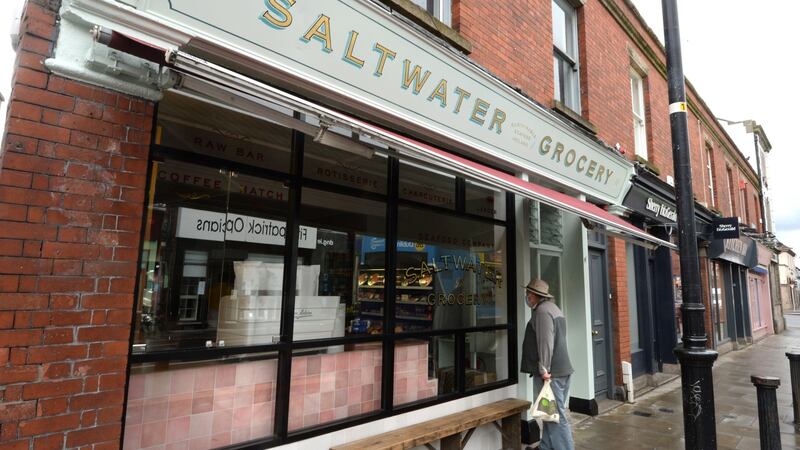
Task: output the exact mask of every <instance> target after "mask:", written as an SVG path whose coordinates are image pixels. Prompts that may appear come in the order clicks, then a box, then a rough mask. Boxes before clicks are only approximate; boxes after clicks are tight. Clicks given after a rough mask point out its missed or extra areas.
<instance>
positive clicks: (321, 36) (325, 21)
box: [303, 14, 333, 53]
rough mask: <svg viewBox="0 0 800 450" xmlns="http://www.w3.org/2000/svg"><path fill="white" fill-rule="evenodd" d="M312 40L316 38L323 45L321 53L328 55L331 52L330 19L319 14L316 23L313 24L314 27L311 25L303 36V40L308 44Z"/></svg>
mask: <svg viewBox="0 0 800 450" xmlns="http://www.w3.org/2000/svg"><path fill="white" fill-rule="evenodd" d="M312 38H316V39H318V40H320V41H322V42H323V43H324V44H325V47H323V48H322V50H323V51H325V52H328V53H330V52H332V51H333V47H332V46H331V18H330V17H328V16H326V15H325V14H320V16H319V18H318V19H317V21H316V22H314V25H311V28H309V29H308V31H306V34H304V35H303V40H304V41H306V42H310V41H311V39H312Z"/></svg>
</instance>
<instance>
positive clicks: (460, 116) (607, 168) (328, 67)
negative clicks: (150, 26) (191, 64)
mask: <svg viewBox="0 0 800 450" xmlns="http://www.w3.org/2000/svg"><path fill="white" fill-rule="evenodd" d="M138 4H139V5H140V6H139V8H140V9H142V10H144V11H147V12H149V13H151V14H154V15H157V16H158V19H159V20H161V21H164V22H165V23H169V22H172V23H178V24H180V25H182V26H183V27H184V28H188V29H190V30H191V31H192V33H196V36H197V38H199V39H202V40H206V41H209V42H212V43H215V44H216V45H220V46H224V47H234V48H238V49H240V50H244V51H245V52H247V53H249V54H250V55H252V56H253V57H255V58H257V59H259V60H261V61H263V62H265V63H267V64H269V65H271V66H273V67H276V68H278V69H279V70H282V71H284V72H286V73H290V74H293V75H295V76H297V75H300V76H302V77H303V78H304V79H305V80H307V81H308V82H309V83H311V84H314V85H317V86H321V87H323V88H325V89H327V90H330V91H333V92H336V93H338V94H339V95H342V96H343V97H344V98H347V99H349V100H355V101H357V102H360V104H362V105H364V106H365V107H366V108H367V109H371V110H378V111H382V112H384V113H387V114H389V115H392V116H394V117H397V118H399V119H402V120H404V121H406V122H407V123H410V124H417V125H418V126H420V127H424V128H425V129H429V130H431V131H432V132H435V133H438V134H440V135H444V136H447V137H448V138H450V139H452V140H457V141H459V142H462V143H464V144H466V145H468V146H469V147H471V148H473V149H475V150H478V151H483V152H485V153H488V154H490V155H493V156H498V157H502V158H504V159H507V160H509V161H510V162H512V163H514V164H517V165H519V166H521V167H525V168H527V169H529V170H531V171H533V172H536V173H539V174H541V175H543V176H546V177H549V178H551V179H554V180H556V181H558V182H561V183H564V184H567V185H571V186H573V187H574V188H576V189H579V190H580V191H582V192H586V193H589V194H591V195H593V196H595V197H599V198H601V199H604V200H607V201H609V202H614V203H620V202H621V200H622V197H623V195H624V194H625V191H626V190H627V188H628V183H629V180H630V176H631V174H632V172H633V169H632V166H631V165H630V164H629V163H627V162H626V161H625V160H624V159H623V158H621V157H619V156H617V155H614V154H612V153H611V151H609V150H608V149H606V148H604V147H602V146H601V145H599V144H598V143H596V142H594V141H592V140H591V139H589V138H587V137H586V136H583V135H581V134H578V133H575V132H574V131H572V130H570V128H569V127H568V126H566V125H564V124H563V123H561V122H560V121H558V120H555V119H554V118H553V117H551V115H550V114H549V113H548V112H546V111H545V110H543V109H542V108H540V107H538V106H536V105H534V104H533V103H531V102H529V101H527V100H525V99H523V98H522V97H521V96H519V95H517V94H516V93H514V92H513V91H512V90H510V89H509V88H508V87H506V86H504V85H502V84H501V83H500V82H498V81H497V80H495V79H494V78H492V77H490V76H489V75H487V74H486V73H484V72H483V71H481V70H480V69H478V68H477V67H475V66H474V65H472V64H470V63H469V62H468V61H466V60H465V59H464V58H461V57H459V56H457V55H455V54H454V53H453V52H450V51H448V50H446V49H444V48H442V47H441V45H438V44H435V43H433V41H431V40H428V39H427V38H424V37H423V36H422V35H421V34H419V33H418V32H416V31H414V30H412V29H411V28H409V27H408V25H405V24H403V23H401V22H400V21H398V20H397V19H395V18H393V17H392V16H391V15H390V14H388V13H387V12H386V11H384V10H383V9H381V8H380V7H378V6H377V5H375V4H373V3H372V2H369V1H365V0H348V1H345V0H327V1H324V2H321V1H317V0H239V1H237V2H221V1H219V0H144V1H141V2H138ZM234 5H235V6H234Z"/></svg>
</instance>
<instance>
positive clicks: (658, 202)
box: [622, 186, 678, 223]
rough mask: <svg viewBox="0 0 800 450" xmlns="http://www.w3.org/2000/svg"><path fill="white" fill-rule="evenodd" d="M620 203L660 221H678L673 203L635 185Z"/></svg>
mask: <svg viewBox="0 0 800 450" xmlns="http://www.w3.org/2000/svg"><path fill="white" fill-rule="evenodd" d="M622 204H623V205H624V206H625V207H627V208H630V209H632V210H634V211H636V212H638V213H639V214H642V215H644V216H647V217H651V218H653V219H657V220H659V221H660V222H669V223H677V221H678V211H677V210H676V208H675V204H674V203H672V202H668V201H666V200H664V199H662V198H661V197H658V196H656V195H654V194H652V193H650V192H649V191H647V190H645V189H642V188H640V187H637V186H634V187H633V188H631V190H630V192H628V195H627V196H626V197H625V201H624V202H623V203H622Z"/></svg>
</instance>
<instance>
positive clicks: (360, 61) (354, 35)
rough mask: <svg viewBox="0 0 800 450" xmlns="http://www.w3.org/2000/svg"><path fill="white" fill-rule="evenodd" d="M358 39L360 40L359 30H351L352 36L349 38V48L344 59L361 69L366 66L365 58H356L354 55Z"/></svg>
mask: <svg viewBox="0 0 800 450" xmlns="http://www.w3.org/2000/svg"><path fill="white" fill-rule="evenodd" d="M357 40H358V32H357V31H355V30H353V31H351V32H350V37H349V38H348V39H347V50H346V51H345V52H344V59H345V61H347V62H349V63H352V64H353V65H354V66H356V67H358V68H359V69H360V68H362V67H364V60H363V59H359V58H356V56H355V55H353V49H354V48H355V46H356V41H357Z"/></svg>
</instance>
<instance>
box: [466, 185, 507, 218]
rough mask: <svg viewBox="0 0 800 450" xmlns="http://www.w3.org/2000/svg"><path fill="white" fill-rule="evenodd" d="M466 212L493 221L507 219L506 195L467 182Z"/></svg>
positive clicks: (493, 189)
mask: <svg viewBox="0 0 800 450" xmlns="http://www.w3.org/2000/svg"><path fill="white" fill-rule="evenodd" d="M465 198H466V200H465V202H466V205H465V207H466V212H467V213H470V214H476V215H479V216H484V217H489V218H492V219H498V220H504V219H505V218H506V197H505V193H504V192H502V191H500V190H497V189H495V188H491V187H488V186H484V185H481V184H477V183H473V182H471V181H467V182H466V192H465Z"/></svg>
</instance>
